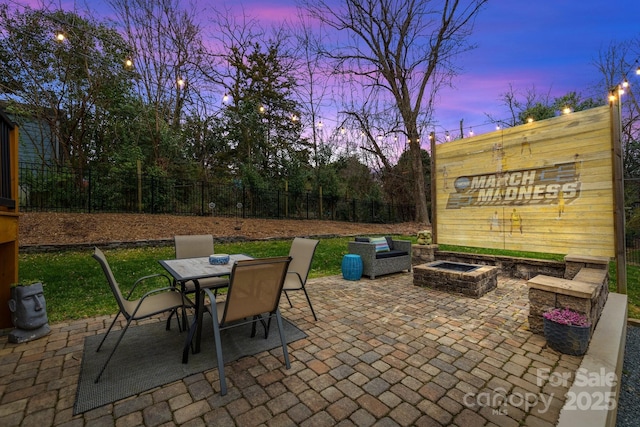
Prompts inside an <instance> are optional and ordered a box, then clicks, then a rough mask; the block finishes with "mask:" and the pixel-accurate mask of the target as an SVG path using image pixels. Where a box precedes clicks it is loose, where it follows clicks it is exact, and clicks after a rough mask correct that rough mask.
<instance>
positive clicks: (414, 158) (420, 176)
mask: <svg viewBox="0 0 640 427" xmlns="http://www.w3.org/2000/svg"><path fill="white" fill-rule="evenodd" d="M409 135H411V136H410V142H409V152H410V154H411V166H412V169H413V176H414V183H413V194H414V200H415V203H416V222H419V223H421V224H425V225H431V221H430V220H429V210H428V209H427V189H426V186H425V184H424V169H423V167H422V152H421V150H420V141H419V138H418V132H417V129H414V130H413V131H412V132H409Z"/></svg>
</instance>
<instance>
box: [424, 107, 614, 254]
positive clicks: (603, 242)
mask: <svg viewBox="0 0 640 427" xmlns="http://www.w3.org/2000/svg"><path fill="white" fill-rule="evenodd" d="M611 120H612V119H611V111H610V107H609V106H603V107H598V108H594V109H590V110H587V111H582V112H577V113H572V114H569V115H563V116H559V117H555V118H552V119H548V120H543V121H539V122H533V123H529V124H526V125H521V126H517V127H513V128H508V129H504V130H500V131H496V132H492V133H489V134H485V135H479V136H475V137H472V138H465V139H461V140H457V141H453V142H448V143H444V144H440V145H437V146H436V153H435V188H436V209H437V228H436V229H437V239H438V243H440V244H452V245H460V246H472V247H484V248H496V249H508V250H520V251H532V252H547V253H558V254H568V253H572V254H582V255H597V256H614V255H615V249H614V190H613V162H612V140H613V139H612V136H611V135H612V131H611V129H612V127H611Z"/></svg>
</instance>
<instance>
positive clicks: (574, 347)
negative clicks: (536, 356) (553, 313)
mask: <svg viewBox="0 0 640 427" xmlns="http://www.w3.org/2000/svg"><path fill="white" fill-rule="evenodd" d="M544 337H545V339H546V340H547V343H548V344H549V347H551V348H552V349H554V350H556V351H559V352H560V353H564V354H569V355H571V356H582V355H583V354H585V353H586V352H587V348H588V347H589V339H590V338H591V328H590V326H574V325H563V324H561V323H557V322H554V321H552V320H549V319H546V318H545V319H544Z"/></svg>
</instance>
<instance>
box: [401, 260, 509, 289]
mask: <svg viewBox="0 0 640 427" xmlns="http://www.w3.org/2000/svg"><path fill="white" fill-rule="evenodd" d="M498 271H499V268H498V267H494V266H490V265H476V264H466V263H462V262H452V261H434V262H430V263H428V264H421V265H416V266H415V267H413V284H414V285H415V286H423V287H427V288H432V289H437V290H441V291H445V292H449V293H457V294H463V295H465V296H469V297H473V298H479V297H481V296H483V295H484V294H486V293H487V292H489V291H491V290H493V289H495V287H496V286H497V284H498Z"/></svg>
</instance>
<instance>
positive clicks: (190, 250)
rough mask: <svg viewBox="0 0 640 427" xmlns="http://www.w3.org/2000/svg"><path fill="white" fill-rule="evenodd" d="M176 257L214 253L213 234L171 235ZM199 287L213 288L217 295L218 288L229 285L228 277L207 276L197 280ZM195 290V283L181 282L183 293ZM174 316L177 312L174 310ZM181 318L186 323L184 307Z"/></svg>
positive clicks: (183, 257) (205, 255)
mask: <svg viewBox="0 0 640 427" xmlns="http://www.w3.org/2000/svg"><path fill="white" fill-rule="evenodd" d="M173 241H174V245H175V250H176V259H185V258H201V257H208V256H209V255H212V254H214V253H215V252H214V243H213V236H212V235H211V234H195V235H177V236H174V237H173ZM198 285H199V286H200V289H205V288H209V289H214V292H213V293H214V295H217V293H218V289H219V288H226V287H227V286H229V278H227V277H207V278H205V279H200V280H198ZM195 290H196V285H195V283H194V282H193V281H192V280H190V281H188V282H186V283H183V284H182V292H183V293H184V294H192V293H194V292H195ZM175 314H176V317H177V316H178V312H177V311H176V312H175ZM182 320H183V323H184V324H187V319H186V313H185V307H183V310H182ZM167 322H169V323H170V322H171V317H169V318H168V319H167Z"/></svg>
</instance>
